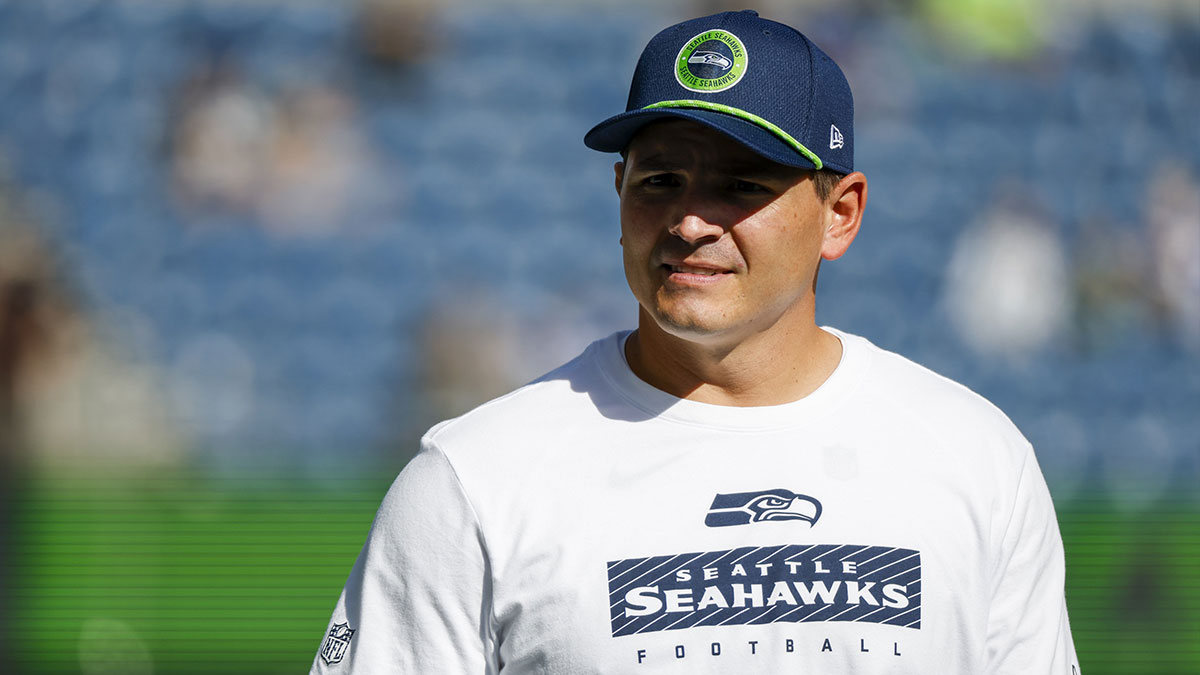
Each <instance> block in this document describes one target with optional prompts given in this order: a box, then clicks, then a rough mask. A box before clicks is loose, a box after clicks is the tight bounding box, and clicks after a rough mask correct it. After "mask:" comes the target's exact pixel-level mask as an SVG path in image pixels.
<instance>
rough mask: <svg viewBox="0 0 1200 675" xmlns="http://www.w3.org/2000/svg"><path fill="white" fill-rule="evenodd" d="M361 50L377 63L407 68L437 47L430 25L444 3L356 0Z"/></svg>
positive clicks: (436, 32)
mask: <svg viewBox="0 0 1200 675" xmlns="http://www.w3.org/2000/svg"><path fill="white" fill-rule="evenodd" d="M359 4H360V9H359V14H358V30H359V34H360V36H361V40H362V45H363V49H364V50H365V51H366V53H367V55H368V56H369V57H371V58H372V59H373V60H375V61H376V62H377V63H380V64H383V65H394V66H399V67H409V66H412V65H414V64H416V63H417V62H419V61H421V60H422V59H424V58H425V56H426V54H427V53H428V52H430V51H431V50H432V49H435V48H436V47H437V44H436V40H437V36H438V35H440V33H439V32H438V31H435V30H433V27H432V25H431V24H432V23H433V19H434V18H435V16H434V12H435V10H442V11H444V10H445V9H446V5H447V4H449V3H446V2H445V0H441V1H440V2H439V1H438V0H359Z"/></svg>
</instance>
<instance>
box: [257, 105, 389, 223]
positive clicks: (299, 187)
mask: <svg viewBox="0 0 1200 675" xmlns="http://www.w3.org/2000/svg"><path fill="white" fill-rule="evenodd" d="M274 112H275V116H274V123H273V124H272V125H271V129H272V135H271V139H270V145H269V155H268V157H267V161H266V162H265V163H264V164H263V165H262V166H261V168H262V170H263V171H264V174H263V176H262V178H261V180H260V181H259V182H260V183H261V185H262V192H261V194H260V195H259V198H258V203H257V207H258V213H259V216H260V217H261V219H262V221H263V223H264V224H265V225H267V226H268V227H270V228H271V229H273V230H276V231H292V232H320V231H325V230H332V229H335V228H336V227H337V226H339V225H341V224H342V223H341V220H342V219H343V215H344V213H345V209H346V207H347V205H348V202H349V201H350V200H351V198H361V199H363V200H365V201H367V202H368V203H369V202H371V201H372V199H373V195H371V194H364V192H366V193H370V191H371V189H372V188H373V187H374V183H373V181H372V180H371V178H372V175H373V172H371V171H369V170H368V164H369V160H368V156H367V152H366V148H365V143H364V142H363V139H362V137H361V136H360V134H359V132H358V130H357V129H356V128H355V126H354V119H353V113H354V110H353V104H352V103H351V101H350V100H349V99H347V98H346V97H345V96H343V95H342V94H341V93H340V92H339V91H337V90H336V89H333V88H329V87H322V86H320V85H312V86H310V87H308V88H305V89H302V90H299V91H296V92H294V93H293V94H292V95H290V96H287V97H285V98H284V99H283V100H282V103H281V104H279V105H277V106H276V107H275V111H274Z"/></svg>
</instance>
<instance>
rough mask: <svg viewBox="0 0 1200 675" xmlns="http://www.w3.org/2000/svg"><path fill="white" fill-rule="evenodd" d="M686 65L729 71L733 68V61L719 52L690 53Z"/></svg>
mask: <svg viewBox="0 0 1200 675" xmlns="http://www.w3.org/2000/svg"><path fill="white" fill-rule="evenodd" d="M688 63H695V64H698V65H702V66H716V67H718V68H720V69H721V70H729V69H730V68H732V67H733V59H731V58H729V57H728V56H725V55H724V54H721V53H719V52H707V51H705V52H692V55H691V56H689V57H688Z"/></svg>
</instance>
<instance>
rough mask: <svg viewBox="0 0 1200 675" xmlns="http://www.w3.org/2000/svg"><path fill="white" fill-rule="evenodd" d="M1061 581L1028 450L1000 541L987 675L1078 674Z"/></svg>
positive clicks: (1050, 523) (1048, 511) (1044, 493)
mask: <svg viewBox="0 0 1200 675" xmlns="http://www.w3.org/2000/svg"><path fill="white" fill-rule="evenodd" d="M1065 576H1066V573H1065V568H1064V558H1063V544H1062V536H1061V535H1060V534H1059V531H1058V521H1057V519H1056V517H1055V514H1054V504H1053V502H1052V501H1051V499H1050V491H1049V490H1048V489H1047V488H1046V481H1045V479H1044V478H1043V477H1042V472H1041V469H1040V468H1039V467H1038V464H1037V459H1036V458H1035V457H1034V454H1033V449H1032V448H1029V449H1028V454H1027V456H1026V459H1025V465H1024V467H1023V468H1022V471H1021V477H1020V481H1019V483H1018V485H1017V491H1016V496H1015V503H1014V506H1013V510H1012V515H1011V518H1010V519H1009V521H1008V525H1007V528H1006V529H1005V532H1004V536H1003V538H1002V540H1001V542H1000V549H999V559H998V563H997V570H996V574H995V577H994V578H995V582H994V587H993V589H992V603H991V610H990V612H989V615H988V636H987V668H986V669H985V672H986V673H987V674H988V675H1024V674H1028V673H1039V674H1041V673H1046V674H1048V675H1078V673H1079V659H1078V658H1077V657H1076V655H1075V644H1074V642H1073V641H1072V639H1071V625H1070V623H1069V621H1068V619H1067V604H1066V598H1065V595H1064V590H1063V589H1064V580H1065Z"/></svg>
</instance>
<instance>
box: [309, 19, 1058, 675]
mask: <svg viewBox="0 0 1200 675" xmlns="http://www.w3.org/2000/svg"><path fill="white" fill-rule="evenodd" d="M585 142H586V143H587V144H588V145H589V146H590V147H592V148H595V149H598V150H602V151H619V152H621V153H622V155H623V158H622V161H620V162H618V163H617V164H616V176H615V183H616V189H617V192H618V193H619V195H620V201H621V245H622V248H623V251H624V261H625V272H626V276H627V278H628V281H629V286H630V288H631V289H632V291H633V294H634V296H635V297H636V298H637V301H638V303H639V306H640V311H639V318H638V326H637V330H636V331H633V332H630V333H619V334H616V335H613V336H610V337H608V338H606V339H603V340H600V341H598V342H596V343H593V344H592V345H591V346H590V347H589V348H588V349H587V350H586V351H585V352H584V353H583V354H582V355H580V356H579V357H577V358H576V359H575V360H573V361H571V362H570V363H568V364H566V365H565V366H562V367H561V368H559V369H558V370H555V371H553V372H551V373H550V374H548V375H546V376H544V377H543V378H541V379H539V380H537V381H536V382H534V383H532V384H530V385H527V386H525V387H523V388H521V389H519V390H517V391H515V392H513V393H511V394H509V395H507V396H505V397H502V398H500V399H497V400H495V401H492V402H490V403H488V404H485V405H483V406H481V407H479V408H477V409H476V410H474V411H472V412H470V413H467V414H466V415H464V416H462V417H460V418H458V419H456V420H451V421H448V422H444V423H442V424H439V425H437V426H436V427H434V428H433V429H432V430H430V432H429V433H428V434H427V435H426V436H425V438H424V440H423V445H422V451H421V453H420V454H419V455H418V456H417V457H416V458H415V459H414V460H413V461H412V462H411V463H410V464H409V466H408V467H406V468H405V470H404V471H403V472H402V473H401V474H400V477H399V478H398V479H397V481H396V483H395V485H394V486H393V488H392V489H391V491H390V492H389V493H388V495H387V497H386V498H385V499H384V502H383V505H382V507H381V508H380V511H379V514H378V516H377V518H376V521H375V524H374V526H373V527H372V530H371V534H370V535H369V537H368V540H367V543H366V546H365V547H364V549H363V551H362V554H361V555H360V556H359V559H358V562H357V564H356V565H355V567H354V570H353V572H352V573H351V576H350V580H349V582H348V583H347V585H346V588H345V591H344V592H343V594H342V597H341V599H340V600H339V602H338V605H337V607H336V609H335V611H334V615H333V619H332V621H331V622H330V625H329V628H328V630H327V633H326V636H325V639H324V642H323V643H322V646H321V649H320V652H319V653H318V655H317V657H316V660H315V663H314V667H313V672H316V673H350V672H353V673H368V672H372V673H373V672H387V673H423V674H424V673H553V674H555V675H569V674H574V673H689V674H690V673H738V674H745V673H784V672H794V673H811V672H820V673H922V674H929V673H1021V674H1026V673H1055V674H1058V673H1062V674H1063V675H1067V674H1069V673H1072V672H1073V669H1076V668H1077V663H1076V658H1075V653H1074V647H1073V645H1072V641H1071V635H1070V628H1069V625H1068V622H1067V613H1066V607H1065V603H1064V599H1063V553H1062V544H1061V540H1060V537H1059V534H1058V529H1057V526H1056V523H1055V517H1054V510H1053V506H1052V504H1051V502H1050V496H1049V494H1048V492H1047V490H1046V486H1045V483H1044V481H1043V479H1042V476H1041V473H1040V471H1039V469H1038V465H1037V461H1036V459H1035V458H1034V456H1033V452H1032V449H1031V448H1030V446H1029V444H1028V443H1027V442H1026V441H1025V440H1024V438H1022V437H1021V435H1020V433H1019V432H1018V431H1017V430H1016V429H1015V428H1014V427H1013V426H1012V424H1011V423H1010V422H1009V421H1008V420H1007V419H1006V418H1005V417H1004V416H1003V414H1002V413H1000V412H999V411H998V410H996V409H995V408H993V407H992V406H991V405H990V404H988V403H987V402H986V401H984V400H982V399H981V398H979V397H978V396H976V395H974V394H972V393H971V392H969V391H968V390H966V389H965V388H963V387H961V386H959V385H957V384H955V383H953V382H950V381H948V380H945V379H943V378H941V377H939V376H937V375H935V374H933V373H930V372H928V371H926V370H924V369H922V368H921V367H919V366H917V365H914V364H912V363H910V362H908V361H906V360H904V359H903V358H901V357H899V356H896V355H894V354H891V353H888V352H885V351H883V350H880V349H878V348H877V347H875V346H873V345H871V344H870V343H869V342H867V341H866V340H864V339H863V338H860V337H856V336H853V335H849V334H846V333H843V332H840V331H837V330H834V329H827V328H820V327H818V326H817V325H816V324H815V320H814V302H815V300H814V292H815V286H816V277H817V268H818V265H819V263H820V261H821V260H822V259H826V260H833V259H835V258H837V257H839V256H840V255H842V253H844V252H845V251H846V249H847V247H848V246H849V245H850V243H851V242H852V241H853V240H854V238H855V236H856V234H857V233H858V230H859V225H860V223H861V220H862V214H863V208H864V206H865V204H866V198H867V181H866V178H865V177H864V176H863V175H862V174H861V173H857V172H855V171H854V170H853V154H852V153H853V150H852V148H853V120H852V102H851V96H850V89H849V86H848V85H847V83H846V80H845V78H844V76H843V75H842V73H841V71H840V70H839V69H838V67H837V66H836V65H835V64H834V63H833V61H832V60H830V59H829V57H828V56H826V55H825V54H824V53H823V52H821V51H820V50H819V49H817V47H816V46H814V45H813V44H812V43H811V42H809V41H808V40H807V38H805V37H804V36H802V35H801V34H799V33H798V32H796V31H795V30H793V29H791V28H789V27H787V26H784V25H782V24H778V23H774V22H771V21H766V20H763V19H760V18H758V16H757V15H756V14H755V13H753V12H738V13H733V12H729V13H723V14H717V15H714V16H710V17H704V18H701V19H696V20H693V21H688V22H685V23H682V24H679V25H677V26H673V27H671V28H668V29H666V30H665V31H663V32H661V33H659V34H658V35H657V36H656V37H654V38H653V39H652V40H651V42H650V43H649V45H648V46H647V47H646V50H645V51H644V53H643V54H642V57H641V60H640V61H639V63H638V66H637V70H636V73H635V74H634V78H633V85H632V88H631V92H630V98H629V105H628V110H627V112H625V113H623V114H620V115H617V116H615V117H612V118H610V119H608V120H606V121H604V122H602V123H601V124H599V125H598V126H596V127H595V128H594V129H592V130H591V132H589V133H588V135H587V136H586V138H585Z"/></svg>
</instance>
